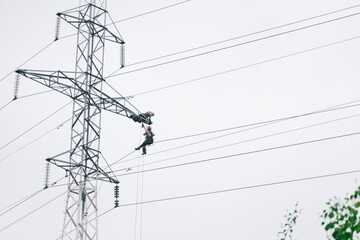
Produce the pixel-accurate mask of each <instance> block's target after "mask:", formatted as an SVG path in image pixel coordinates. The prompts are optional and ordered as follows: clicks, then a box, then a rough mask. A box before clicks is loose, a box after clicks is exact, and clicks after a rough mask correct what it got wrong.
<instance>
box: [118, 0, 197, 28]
mask: <svg viewBox="0 0 360 240" xmlns="http://www.w3.org/2000/svg"><path fill="white" fill-rule="evenodd" d="M187 2H191V0H187V1H183V2H178V3H175V4H172V5H168V6H165V7H162V8H158V9H155V10H151V11H149V12H145V13H141V14H138V15H135V16H132V17H128V18H124V19H121V20H118V21H116V22H114V23H119V22H124V21H127V20H130V19H134V18H138V17H142V16H145V15H148V14H150V13H155V12H159V11H161V10H164V9H167V8H171V7H175V6H178V5H180V4H184V3H187Z"/></svg>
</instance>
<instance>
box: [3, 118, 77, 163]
mask: <svg viewBox="0 0 360 240" xmlns="http://www.w3.org/2000/svg"><path fill="white" fill-rule="evenodd" d="M71 119H72V118H69V119H68V120H66V121H64V122H62V123H61V124H60V125H59V126H57V127H55V128H53V129H51V130H49V131H47V132H46V133H44V134H42V135H41V136H39V137H37V138H35V139H34V140H32V141H31V142H29V143H27V144H25V145H23V146H22V147H20V148H18V149H17V150H15V151H13V152H12V153H10V154H8V155H6V156H5V157H3V158H1V159H0V162H2V161H4V160H5V159H7V158H9V157H10V156H12V155H14V154H15V153H17V152H19V151H21V150H22V149H24V148H26V147H28V146H29V145H31V144H33V143H34V142H36V141H37V140H39V139H41V138H43V137H45V136H46V135H48V134H49V133H51V132H52V131H54V130H57V129H59V128H60V127H62V126H63V125H64V124H65V123H67V122H69V121H70V120H71Z"/></svg>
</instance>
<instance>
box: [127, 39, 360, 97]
mask: <svg viewBox="0 0 360 240" xmlns="http://www.w3.org/2000/svg"><path fill="white" fill-rule="evenodd" d="M359 38H360V36H355V37H352V38H348V39H345V40H341V41H337V42H333V43H329V44H325V45H321V46H318V47H315V48H309V49H306V50H303V51H299V52H295V53H290V54H287V55H283V56H280V57H276V58H271V59H268V60H265V61H261V62H257V63H252V64H249V65H245V66H241V67H237V68H233V69H229V70H226V71H222V72H218V73H214V74H210V75H206V76H203V77H198V78H194V79H191V80H187V81H183V82H179V83H175V84H171V85H168V86H164V87H160V88H155V89H152V90H148V91H144V92H140V93H136V94H132V95H131V96H134V97H135V96H140V95H144V94H148V93H152V92H157V91H160V90H164V89H168V88H172V87H177V86H180V85H184V84H188V83H193V82H196V81H200V80H203V79H207V78H211V77H216V76H220V75H224V74H227V73H231V72H235V71H239V70H242V69H246V68H250V67H255V66H258V65H262V64H265V63H270V62H274V61H277V60H281V59H284V58H288V57H292V56H296V55H300V54H303V53H308V52H311V51H315V50H319V49H322V48H326V47H330V46H334V45H337V44H341V43H344V42H348V41H352V40H355V39H359Z"/></svg>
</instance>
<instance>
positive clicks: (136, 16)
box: [59, 0, 192, 40]
mask: <svg viewBox="0 0 360 240" xmlns="http://www.w3.org/2000/svg"><path fill="white" fill-rule="evenodd" d="M191 1H192V0H187V1H183V2H179V3H175V4H171V5H168V6H165V7H161V8H158V9H154V10H151V11H148V12H144V13H140V14H138V15H135V16H132V17H128V18H123V19H121V20H118V21H113V22H112V23H109V24H107V25H106V26H109V25H115V24H116V23H119V22H124V21H127V20H131V19H134V18H138V17H141V16H145V15H148V14H151V13H155V12H159V11H161V10H164V9H167V8H171V7H175V6H178V5H181V4H183V3H187V2H191ZM76 34H77V33H73V34H69V35H66V36H64V37H60V38H59V40H60V39H64V38H68V37H72V36H75V35H76Z"/></svg>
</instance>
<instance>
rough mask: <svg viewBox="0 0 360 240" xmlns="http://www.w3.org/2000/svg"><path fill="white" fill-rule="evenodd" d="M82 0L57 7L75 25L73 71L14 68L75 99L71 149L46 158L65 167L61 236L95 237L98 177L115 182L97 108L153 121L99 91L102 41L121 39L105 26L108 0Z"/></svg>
mask: <svg viewBox="0 0 360 240" xmlns="http://www.w3.org/2000/svg"><path fill="white" fill-rule="evenodd" d="M82 1H84V0H82ZM82 4H83V5H82ZM82 4H80V6H79V7H78V8H74V9H70V10H68V11H65V12H60V13H57V16H58V17H59V18H61V19H62V20H64V21H66V22H67V23H69V24H71V25H72V26H74V27H75V28H77V52H76V67H75V71H74V72H71V71H59V70H58V71H48V70H44V71H33V70H26V69H18V70H16V73H18V74H20V75H23V76H25V77H27V78H30V79H32V80H34V81H36V82H38V83H40V84H43V85H45V86H47V87H49V88H52V89H54V90H56V91H57V92H60V93H62V94H65V95H66V96H68V97H70V98H72V99H73V115H72V125H71V144H70V150H68V151H65V152H63V153H60V154H58V155H56V156H54V157H51V158H47V159H46V160H47V161H48V162H50V163H52V164H55V165H56V166H58V167H60V168H63V169H64V170H65V171H66V172H67V173H68V192H67V201H66V207H65V217H64V222H63V229H62V235H61V239H75V240H93V239H98V223H97V216H98V206H97V183H98V181H99V180H101V181H107V182H111V183H116V184H117V183H119V182H118V180H117V179H116V177H113V176H111V175H110V174H108V173H107V172H106V171H105V169H102V168H101V167H100V165H99V163H100V155H101V152H100V130H101V111H102V110H107V111H110V112H113V113H116V114H119V115H123V116H126V117H129V118H131V119H133V120H134V121H136V122H140V123H145V124H151V120H150V118H148V117H146V116H145V117H144V115H142V114H141V113H139V112H137V111H136V112H137V113H135V111H132V110H130V109H129V108H127V107H125V103H124V104H122V103H120V102H122V100H124V102H125V99H121V98H120V99H119V98H113V97H110V96H109V95H107V94H106V93H104V92H103V91H102V85H103V83H104V81H105V80H104V78H103V69H104V48H105V42H106V41H110V42H113V43H116V44H119V45H120V47H123V45H124V43H125V42H124V40H123V39H122V38H121V35H120V34H119V33H118V32H117V33H118V35H116V34H114V33H113V32H112V31H110V30H109V29H108V27H107V24H106V19H107V16H108V12H107V10H106V0H103V1H100V2H99V1H98V4H97V3H96V1H95V0H86V1H84V2H83V3H82ZM56 32H58V27H57V30H56ZM57 39H58V37H56V38H55V40H57ZM120 59H123V57H121V58H120ZM121 64H122V66H123V63H121Z"/></svg>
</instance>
